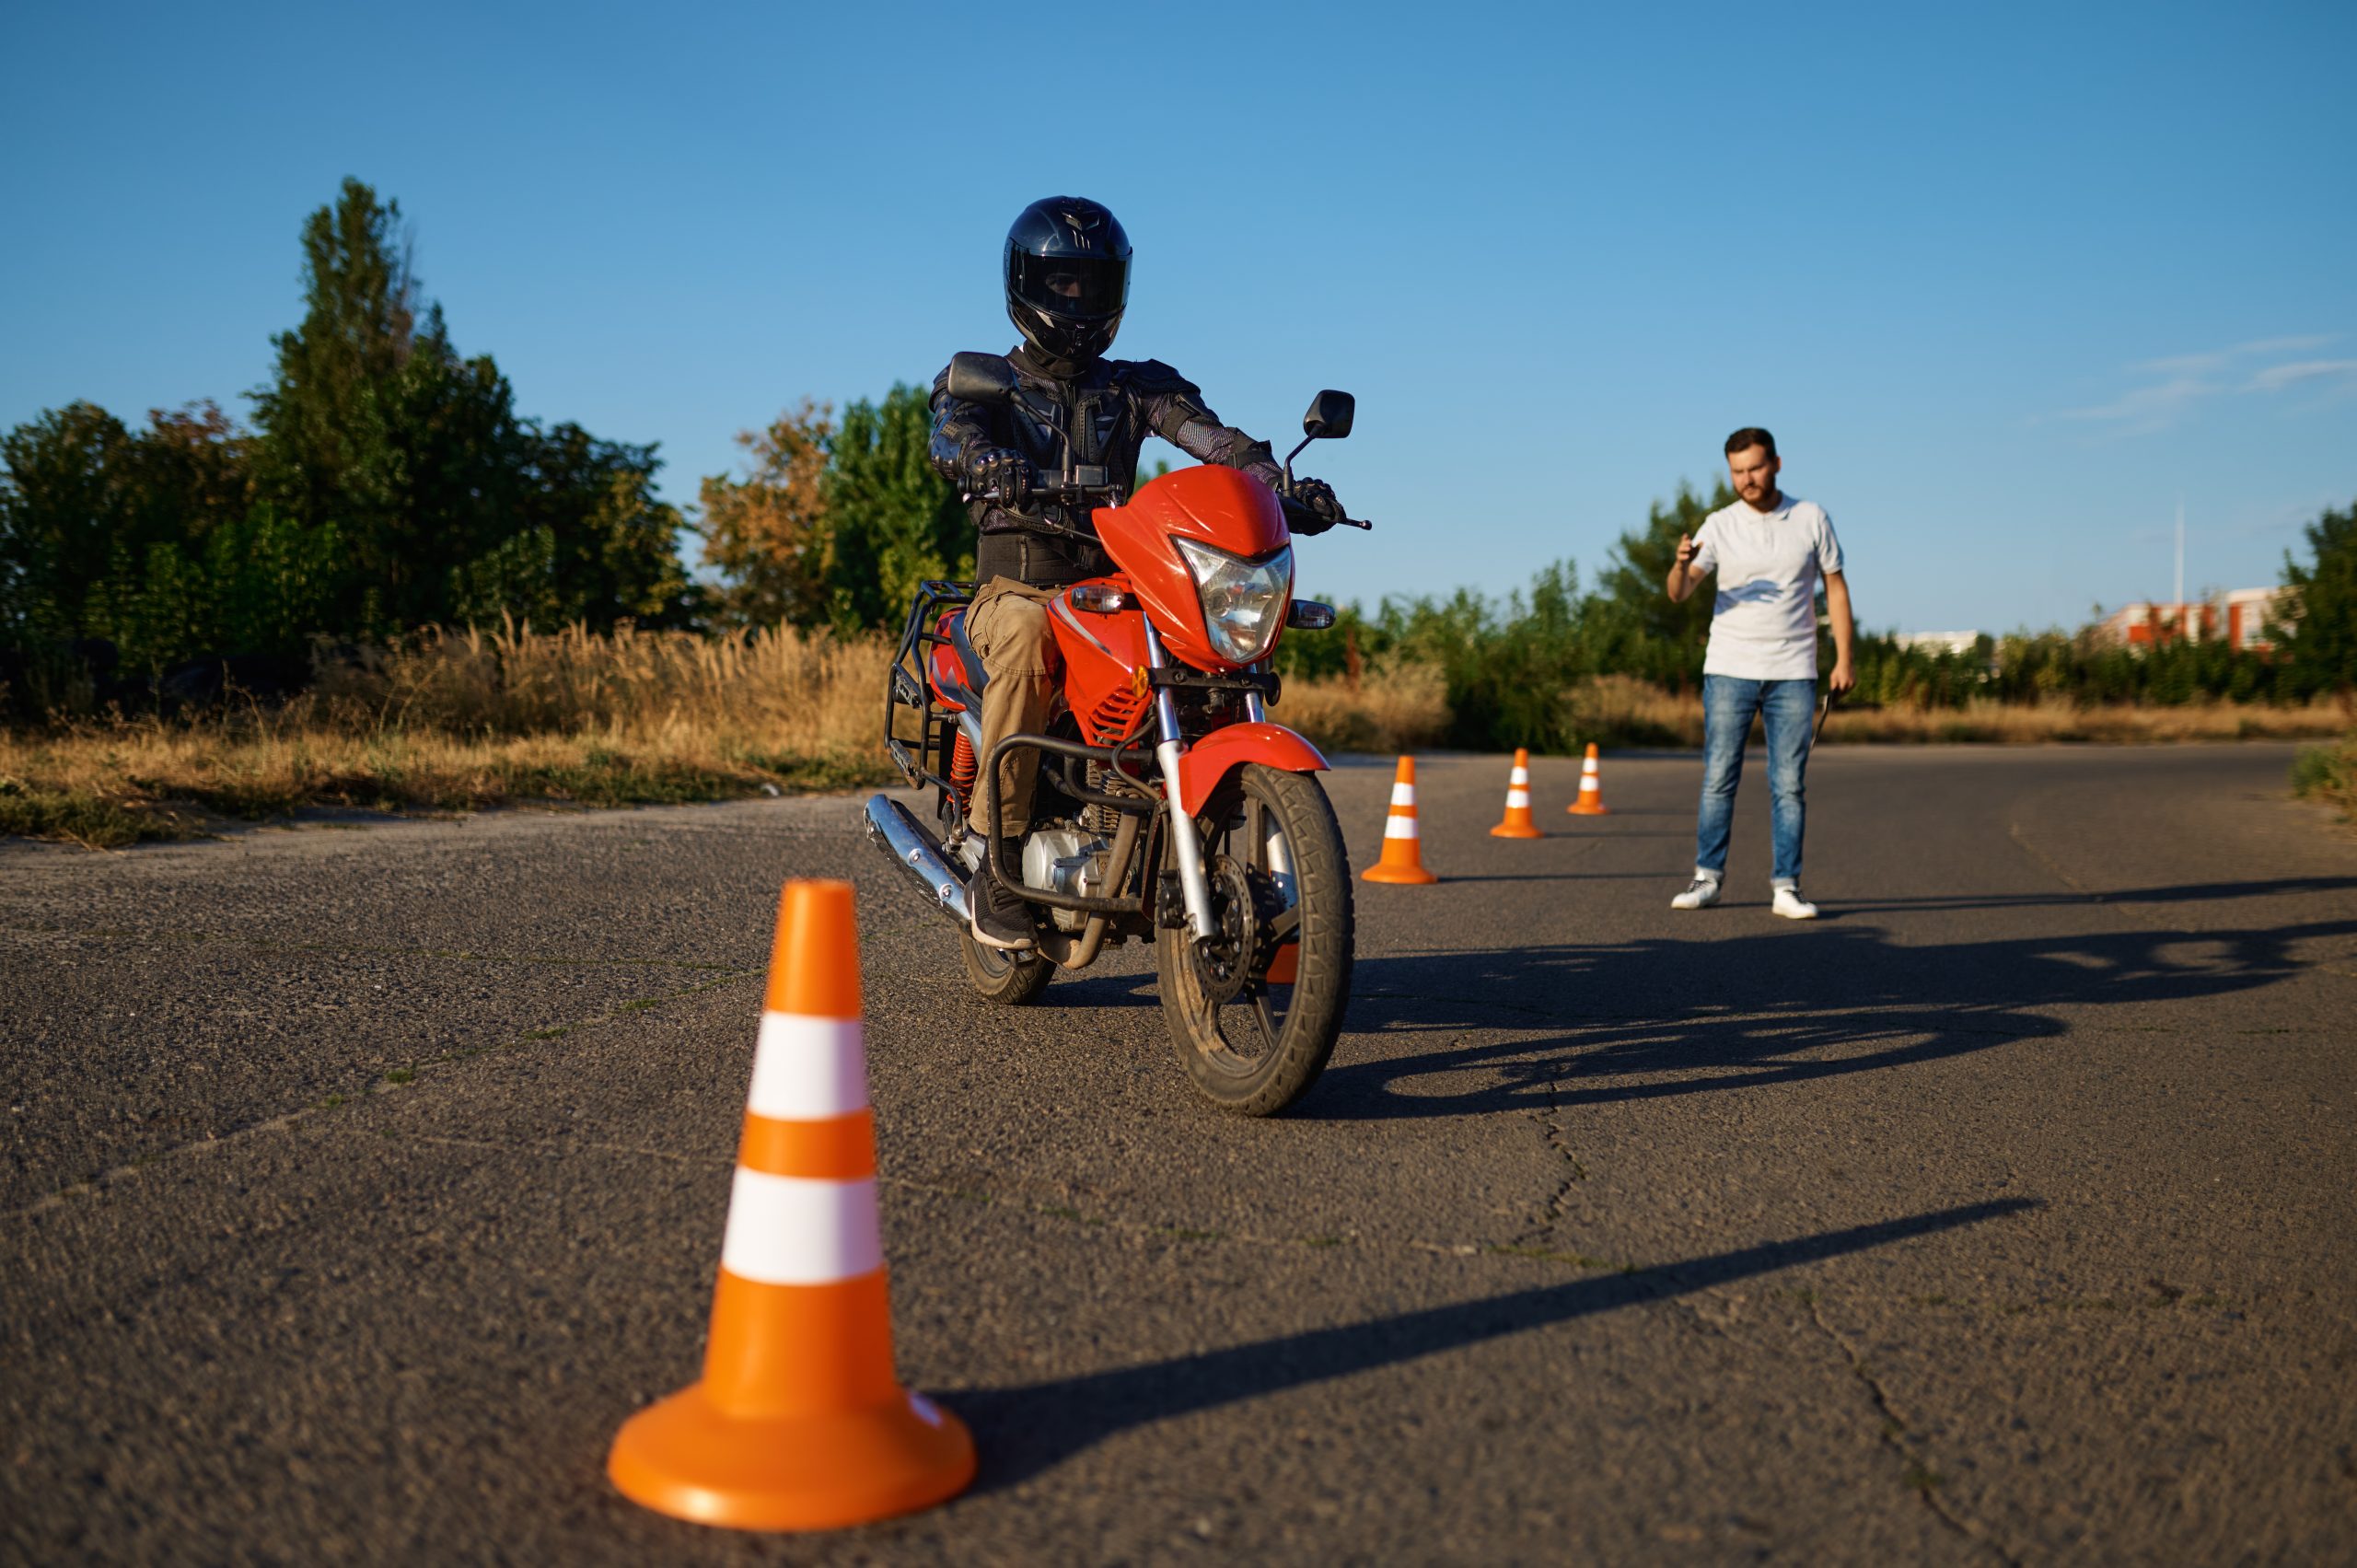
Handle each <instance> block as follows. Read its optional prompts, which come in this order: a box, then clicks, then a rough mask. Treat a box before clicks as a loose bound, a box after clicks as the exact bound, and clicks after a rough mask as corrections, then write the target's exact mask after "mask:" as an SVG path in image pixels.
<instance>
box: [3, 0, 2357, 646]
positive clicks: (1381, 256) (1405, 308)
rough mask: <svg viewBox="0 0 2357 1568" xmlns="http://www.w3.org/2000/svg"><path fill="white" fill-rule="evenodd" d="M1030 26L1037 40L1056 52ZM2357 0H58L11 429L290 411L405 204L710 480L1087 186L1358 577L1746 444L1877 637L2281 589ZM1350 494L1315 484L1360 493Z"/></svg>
mask: <svg viewBox="0 0 2357 1568" xmlns="http://www.w3.org/2000/svg"><path fill="white" fill-rule="evenodd" d="M1026 29H1028V30H1026ZM2352 52H2357V6H2350V5H2348V4H2346V3H2345V0H2340V3H2334V4H2314V5H2265V4H2260V5H2243V6H2231V7H2230V6H2223V5H2222V6H2169V5H2143V6H2018V7H2011V6H1982V7H1937V8H1934V7H1918V6H1890V5H1887V4H1879V5H1874V6H1853V7H1790V8H1787V7H1770V6H1736V7H1726V8H1716V7H1693V6H1680V7H1668V6H1665V7H1630V6H1614V7H1610V8H1590V7H1579V6H1548V7H1522V6H1480V5H1457V6H1448V7H1446V8H1434V7H1428V6H1412V7H1411V6H1298V7H1295V6H1274V7H1272V6H1257V5H1256V6H1222V5H1204V6H1196V7H1193V8H1191V9H1188V10H1179V9H1174V8H1171V7H1127V6H1118V7H1117V6H1096V7H1081V6H1059V7H1053V8H1051V7H1044V6H1039V7H1029V6H970V5H967V6H922V5H902V6H893V7H880V6H827V7H823V8H819V7H800V6H793V7H789V6H762V7H750V6H747V7H737V8H724V7H717V6H714V7H690V8H680V9H679V13H678V14H670V13H667V12H662V11H657V10H656V9H654V8H649V7H637V6H629V7H626V6H604V5H598V4H571V5H566V6H545V7H517V6H469V7H444V6H432V5H427V6H410V7H404V8H401V9H400V10H398V11H393V12H388V11H386V10H384V9H382V8H361V7H349V6H335V7H330V6H226V7H203V8H190V7H185V6H122V5H115V6H77V7H66V6H41V7H35V6H11V7H8V8H7V10H6V13H5V15H4V16H0V58H6V60H7V61H8V63H9V66H10V69H9V71H8V75H9V77H10V84H9V91H8V93H7V94H6V96H5V97H0V134H5V138H6V140H5V145H6V147H7V148H8V150H9V151H8V157H6V159H5V160H0V211H5V212H6V215H7V223H6V243H5V244H0V300H5V301H6V307H5V320H6V331H5V334H0V424H16V423H17V422H19V421H22V420H25V419H29V418H31V417H33V416H34V415H35V414H37V413H38V412H40V411H41V409H43V408H46V407H51V406H54V405H56V404H59V403H63V402H65V401H70V400H72V399H75V398H87V399H91V400H93V401H98V402H100V403H102V404H105V405H106V406H107V407H109V408H110V409H113V410H114V411H115V412H118V413H120V414H123V415H126V416H131V417H136V416H137V415H138V414H139V413H140V412H141V411H144V410H145V409H146V408H148V407H150V406H154V405H176V404H178V403H180V402H183V401H187V400H190V399H192V398H198V397H205V396H212V397H215V398H218V399H219V400H221V401H222V402H223V403H224V404H225V405H226V406H228V407H230V408H232V409H233V410H237V411H242V410H243V408H244V407H245V405H244V403H243V401H242V400H241V399H240V398H238V396H237V394H239V393H241V392H242V391H244V390H246V389H250V388H251V387H253V386H255V385H256V384H258V383H259V382H261V380H262V379H263V378H264V377H265V376H266V375H267V373H268V370H269V366H270V358H271V355H270V347H269V341H268V340H269V334H270V333H271V332H273V331H280V330H283V329H284V328H285V327H287V326H290V325H292V324H293V323H294V322H295V321H296V319H298V315H299V309H300V307H299V300H298V295H297V286H298V284H297V268H298V263H299V255H298V250H297V245H296V235H297V232H298V230H299V228H300V226H301V223H302V221H303V218H304V215H306V213H308V211H309V210H310V209H312V208H314V207H316V206H319V205H320V204H322V203H326V202H327V201H329V200H331V198H332V197H333V195H334V192H335V190H336V187H337V184H338V182H339V181H340V180H342V179H343V177H344V176H345V175H347V174H353V175H357V176H359V177H360V178H362V179H364V180H368V181H369V182H370V183H372V184H373V185H375V186H376V187H377V189H378V190H379V191H380V192H383V193H385V194H388V195H390V196H394V197H398V198H399V199H400V201H401V205H402V208H403V210H404V213H405V215H407V217H408V218H409V219H410V221H411V222H412V224H413V226H414V228H415V233H416V242H417V249H416V255H417V264H418V270H419V273H420V275H421V277H422V278H423V280H424V285H425V288H426V291H427V292H428V294H429V295H431V296H434V297H435V298H438V299H440V300H441V301H442V302H443V304H444V306H445V307H446V308H447V312H448V317H449V321H450V326H451V330H452V332H453V335H454V336H455V338H456V339H457V341H458V343H459V347H460V348H461V349H462V350H463V351H466V352H470V353H473V352H482V351H489V352H491V353H493V354H495V355H496V356H497V358H498V360H499V363H500V366H501V367H502V369H503V370H505V372H506V374H507V375H508V377H510V378H511V379H512V381H513V382H514V384H515V387H516V390H517V401H518V405H519V407H520V408H521V409H522V410H523V411H524V412H528V413H532V414H537V415H540V416H542V417H545V418H549V419H552V420H553V419H574V420H577V421H579V422H580V423H582V424H585V425H586V426H587V427H588V428H589V429H591V430H593V431H595V432H597V433H598V434H599V435H601V436H610V437H613V438H618V439H629V440H636V441H659V442H660V443H661V444H662V449H663V453H664V455H665V457H666V458H667V459H668V462H669V464H670V466H669V468H668V470H666V475H665V479H666V488H667V493H668V494H669V495H671V497H672V498H674V499H676V500H680V501H690V500H692V498H693V495H694V492H695V480H696V476H698V475H700V474H703V473H710V472H716V471H719V470H723V469H726V468H728V467H729V466H731V464H732V463H733V462H734V460H735V451H734V448H733V447H732V444H731V436H733V434H734V433H735V432H736V431H737V430H740V429H742V428H744V427H746V426H749V425H754V424H762V423H765V422H766V421H767V420H768V419H769V418H770V417H771V416H772V415H773V414H774V413H775V412H777V411H778V410H780V409H782V408H784V407H786V406H788V405H790V404H792V403H794V402H795V401H798V400H799V399H800V398H801V397H802V396H803V395H804V394H806V393H807V394H812V395H816V396H818V397H820V398H824V399H832V400H836V401H842V400H846V399H849V398H853V397H858V396H862V395H869V396H873V395H877V394H880V393H881V392H883V391H884V390H885V389H887V388H888V387H889V386H890V384H891V383H892V382H893V381H894V380H896V379H900V380H920V379H923V378H925V377H929V376H931V375H932V373H933V372H934V371H935V369H937V368H938V367H939V366H940V365H941V364H942V363H943V362H944V361H945V360H946V357H947V355H948V354H950V353H951V352H952V351H954V350H957V349H960V348H988V347H1004V346H1005V345H1006V344H1007V343H1009V342H1010V341H1012V337H1013V334H1012V332H1011V331H1010V330H1009V329H1008V327H1007V326H1006V323H1005V320H1004V314H1003V311H1002V307H1001V302H1000V298H999V295H998V284H997V264H998V247H999V243H1000V240H1001V238H1002V237H1003V235H1004V229H1005V226H1006V223H1007V221H1008V219H1009V218H1011V217H1012V216H1013V215H1014V214H1015V212H1016V210H1017V209H1018V208H1019V207H1020V206H1021V205H1022V204H1023V203H1025V202H1027V201H1028V200H1030V199H1032V198H1033V197H1035V196H1040V195H1046V194H1051V193H1057V192H1077V193H1080V194H1085V195H1091V196H1095V197H1097V198H1098V199H1100V200H1103V201H1105V202H1107V203H1109V204H1110V205H1112V206H1113V208H1114V209H1115V211H1116V212H1118V213H1119V214H1120V216H1121V218H1122V220H1123V222H1124V224H1125V225H1126V226H1127V227H1128V229H1129V231H1130V234H1131V237H1132V240H1133V241H1134V243H1135V244H1136V246H1137V251H1138V260H1137V264H1136V272H1135V281H1134V284H1133V287H1132V308H1131V313H1130V317H1129V319H1128V322H1127V324H1126V325H1125V327H1124V328H1123V331H1122V335H1121V342H1120V351H1121V352H1123V353H1126V354H1131V355H1132V356H1136V357H1145V356H1153V357H1156V358H1162V359H1167V360H1169V361H1171V362H1172V363H1174V364H1176V365H1178V366H1179V367H1180V368H1181V369H1182V370H1184V371H1185V372H1186V373H1187V374H1188V375H1189V376H1190V377H1193V378H1194V379H1196V380H1197V381H1199V382H1201V383H1202V386H1203V387H1204V389H1205V390H1206V392H1207V394H1208V395H1209V397H1210V399H1211V401H1212V403H1213V407H1215V408H1216V409H1218V410H1219V411H1220V412H1221V413H1222V414H1223V415H1224V416H1225V417H1226V418H1227V419H1228V420H1230V421H1231V422H1232V423H1235V424H1242V425H1244V426H1246V427H1247V428H1248V429H1250V430H1252V431H1254V432H1255V433H1256V434H1260V435H1262V436H1267V437H1269V438H1271V439H1274V440H1277V441H1279V443H1280V446H1281V447H1282V446H1283V445H1289V444H1290V441H1289V440H1288V439H1287V437H1288V436H1290V435H1291V434H1292V433H1294V432H1296V431H1297V429H1298V424H1297V421H1298V419H1299V417H1300V412H1301V409H1302V407H1303V406H1304V405H1305V404H1306V402H1307V401H1308V397H1309V394H1310V393H1311V392H1312V391H1314V390H1316V389H1318V387H1321V386H1337V387H1342V388H1346V389H1350V390H1352V391H1353V392H1355V393H1356V394H1357V395H1358V398H1359V409H1360V413H1359V424H1358V431H1357V434H1356V435H1355V436H1353V438H1352V439H1351V440H1349V441H1347V442H1344V443H1341V444H1340V445H1338V446H1331V447H1314V448H1312V452H1311V454H1310V455H1309V457H1308V458H1306V459H1304V462H1303V464H1302V468H1303V470H1304V471H1306V472H1314V473H1318V474H1320V475H1322V476H1324V477H1326V478H1328V479H1329V480H1330V481H1331V482H1333V483H1334V484H1335V485H1336V487H1337V488H1338V489H1339V490H1340V492H1341V494H1342V496H1343V498H1344V500H1345V502H1346V503H1348V504H1349V505H1350V506H1351V507H1352V509H1353V512H1355V513H1357V514H1360V515H1363V516H1366V517H1373V518H1374V519H1376V522H1377V525H1378V527H1377V529H1376V532H1375V533H1374V534H1372V535H1360V534H1355V533H1341V534H1329V535H1327V536H1325V537H1324V538H1322V539H1320V540H1315V541H1312V542H1309V543H1307V544H1306V545H1305V546H1304V547H1303V550H1302V555H1303V557H1304V560H1303V568H1302V583H1303V587H1304V589H1305V591H1310V590H1315V591H1320V592H1326V593H1329V594H1332V595H1334V596H1336V597H1341V598H1353V597H1356V598H1367V599H1373V598H1379V597H1380V596H1382V595H1383V594H1385V593H1387V592H1402V591H1405V592H1422V591H1434V590H1444V589H1446V588H1449V587H1456V586H1457V585H1460V584H1462V585H1469V586H1473V587H1480V588H1483V589H1486V590H1489V591H1492V592H1502V591H1504V590H1505V589H1508V588H1511V587H1516V586H1518V585H1519V584H1521V583H1523V582H1525V581H1527V578H1528V576H1529V575H1530V573H1531V572H1532V571H1533V570H1535V569H1536V568H1537V567H1538V566H1539V565H1540V564H1542V563H1545V562H1547V561H1550V560H1554V559H1558V558H1561V557H1564V556H1570V557H1573V558H1575V559H1576V560H1577V561H1578V562H1579V563H1580V564H1581V566H1582V568H1583V569H1584V570H1585V571H1589V572H1593V571H1594V570H1595V568H1596V567H1597V566H1599V565H1600V564H1601V563H1602V562H1603V559H1604V556H1605V554H1606V552H1607V551H1608V548H1609V547H1610V545H1611V543H1612V541H1613V540H1614V539H1615V538H1616V537H1617V536H1618V535H1619V534H1620V531H1621V530H1622V529H1624V528H1628V527H1630V526H1631V525H1632V524H1634V523H1636V522H1638V521H1640V520H1642V518H1643V515H1644V511H1645V507H1646V505H1647V503H1648V502H1649V501H1650V500H1652V499H1654V498H1655V497H1657V496H1662V495H1666V494H1668V493H1669V492H1670V491H1671V490H1672V489H1673V488H1674V487H1675V486H1676V485H1677V484H1678V482H1679V481H1680V480H1681V479H1688V480H1691V481H1693V482H1697V483H1698V484H1707V483H1708V482H1710V480H1711V479H1712V477H1713V474H1714V473H1715V472H1716V471H1717V468H1718V464H1719V461H1720V458H1719V446H1720V442H1721V440H1722V438H1723V437H1724V435H1725V433H1726V432H1727V431H1728V430H1729V429H1731V428H1733V427H1735V426H1736V425H1739V424H1766V425H1768V426H1769V427H1771V429H1773V430H1774V431H1775V432H1776V433H1777V436H1778V437H1779V439H1780V441H1781V443H1782V447H1783V449H1784V452H1785V458H1786V468H1785V482H1786V487H1787V488H1788V489H1789V490H1790V491H1792V492H1793V493H1794V494H1799V495H1805V496H1807V497H1809V498H1811V499H1813V500H1817V501H1819V502H1821V503H1822V504H1823V505H1825V506H1826V507H1827V508H1828V509H1829V511H1830V512H1831V513H1832V515H1833V517H1834V521H1835V525H1836V527H1837V528H1839V529H1840V533H1841V535H1842V539H1843V543H1844V546H1845V548H1846V550H1847V551H1848V552H1849V555H1850V558H1851V564H1850V576H1851V580H1852V587H1853V591H1854V593H1855V596H1856V599H1857V603H1858V605H1859V609H1860V613H1861V615H1862V617H1863V619H1864V621H1866V622H1867V623H1868V624H1870V625H1874V626H1878V627H1879V626H1896V627H1899V628H1902V629H1910V630H1944V629H1951V628H1962V627H1980V628H1985V629H1990V630H2002V629H2005V628H2009V627H2013V626H2016V625H2023V624H2027V625H2033V626H2042V625H2046V624H2050V623H2073V624H2074V623H2076V622H2077V621H2080V620H2081V619H2083V618H2084V614H2085V612H2086V610H2087V608H2088V607H2089V605H2090V604H2092V603H2094V602H2096V601H2102V602H2104V603H2106V604H2118V603H2119V602H2121V601H2122V600H2125V599H2129V598H2138V597H2143V596H2156V595H2163V594H2165V593H2166V592H2167V591H2168V588H2169V579H2170V536H2171V531H2172V519H2173V517H2174V514H2175V510H2176V507H2177V504H2178V502H2179V500H2180V498H2181V499H2182V501H2183V504H2184V506H2185V510H2186V515H2187V519H2188V535H2189V545H2188V565H2187V578H2188V585H2189V587H2193V588H2199V587H2202V586H2204V585H2218V586H2243V585H2247V584H2257V583H2262V582H2271V581H2273V580H2274V578H2275V576H2276V575H2277V573H2278V571H2279V569H2280V565H2281V561H2282V552H2283V551H2284V550H2285V549H2286V548H2289V547H2292V546H2294V545H2296V544H2297V543H2298V540H2299V533H2298V529H2299V525H2300V524H2301V523H2302V522H2303V521H2305V520H2306V519H2307V518H2309V517H2314V516H2315V514H2316V512H2317V511H2318V510H2319V509H2320V508H2322V507H2324V506H2326V505H2345V504H2347V503H2349V502H2350V501H2351V499H2352V498H2357V281H2352V280H2357V96H2352V95H2351V93H2350V92H2349V90H2348V87H2347V63H2348V61H2349V60H2350V58H2351V55H2352ZM1313 459H1314V460H1313Z"/></svg>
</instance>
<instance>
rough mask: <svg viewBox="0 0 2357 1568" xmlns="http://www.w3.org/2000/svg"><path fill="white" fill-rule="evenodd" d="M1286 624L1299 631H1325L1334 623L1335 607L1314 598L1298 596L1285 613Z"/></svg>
mask: <svg viewBox="0 0 2357 1568" xmlns="http://www.w3.org/2000/svg"><path fill="white" fill-rule="evenodd" d="M1285 624H1286V625H1288V626H1290V627H1293V628H1294V629H1295V631H1299V632H1323V631H1325V630H1326V629H1327V628H1328V627H1329V626H1331V625H1333V624H1334V607H1333V606H1332V605H1330V604H1320V603H1318V601H1317V600H1316V599H1314V598H1297V599H1295V600H1294V601H1293V609H1292V610H1290V611H1288V612H1287V613H1286V615H1285Z"/></svg>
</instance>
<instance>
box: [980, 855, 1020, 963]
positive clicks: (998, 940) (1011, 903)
mask: <svg viewBox="0 0 2357 1568" xmlns="http://www.w3.org/2000/svg"><path fill="white" fill-rule="evenodd" d="M972 887H973V904H974V918H973V921H972V930H973V933H974V940H975V941H977V942H980V943H981V945H982V946H983V947H1000V948H1004V949H1006V950H1007V951H1010V952H1013V951H1019V950H1020V949H1022V948H1025V947H1030V946H1031V945H1032V939H1033V928H1032V924H1031V905H1030V904H1029V902H1028V901H1027V900H1024V899H1023V898H1021V897H1019V896H1017V895H1016V894H1015V893H1013V892H1011V891H1009V890H1008V889H1007V888H1006V886H1005V884H1004V883H1002V882H1001V881H999V879H998V878H997V877H989V876H984V875H981V874H980V873H977V874H976V875H975V877H974V880H973V884H972Z"/></svg>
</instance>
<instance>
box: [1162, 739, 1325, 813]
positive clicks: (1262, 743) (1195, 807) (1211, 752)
mask: <svg viewBox="0 0 2357 1568" xmlns="http://www.w3.org/2000/svg"><path fill="white" fill-rule="evenodd" d="M1247 762H1265V763H1266V764H1268V765H1269V766H1270V767H1271V768H1276V769H1279V770H1280V771H1282V772H1288V773H1322V772H1325V771H1326V759H1325V758H1324V757H1323V756H1321V755H1320V754H1319V753H1318V748H1317V747H1315V746H1312V745H1311V744H1310V743H1309V742H1308V741H1306V740H1304V739H1303V738H1301V737H1300V736H1298V735H1295V733H1294V732H1293V731H1291V730H1289V729H1287V728H1286V727H1285V726H1283V725H1281V724H1232V725H1229V726H1226V727H1225V728H1223V729H1215V730H1213V731H1212V732H1211V733H1210V734H1209V735H1207V736H1205V737H1203V738H1202V739H1201V740H1198V741H1196V742H1195V743H1194V744H1193V745H1192V746H1190V747H1189V748H1188V749H1187V750H1186V752H1185V753H1184V754H1183V755H1181V756H1180V757H1179V798H1180V800H1181V801H1182V802H1183V803H1184V806H1185V808H1186V809H1187V810H1189V811H1200V810H1202V806H1203V801H1204V798H1205V797H1206V796H1209V795H1210V794H1211V792H1212V790H1213V788H1214V787H1215V786H1216V785H1217V784H1219V781H1220V780H1222V779H1224V778H1225V777H1226V776H1227V774H1228V772H1230V770H1232V769H1236V768H1239V767H1242V766H1243V765H1244V764H1245V763H1247Z"/></svg>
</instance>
